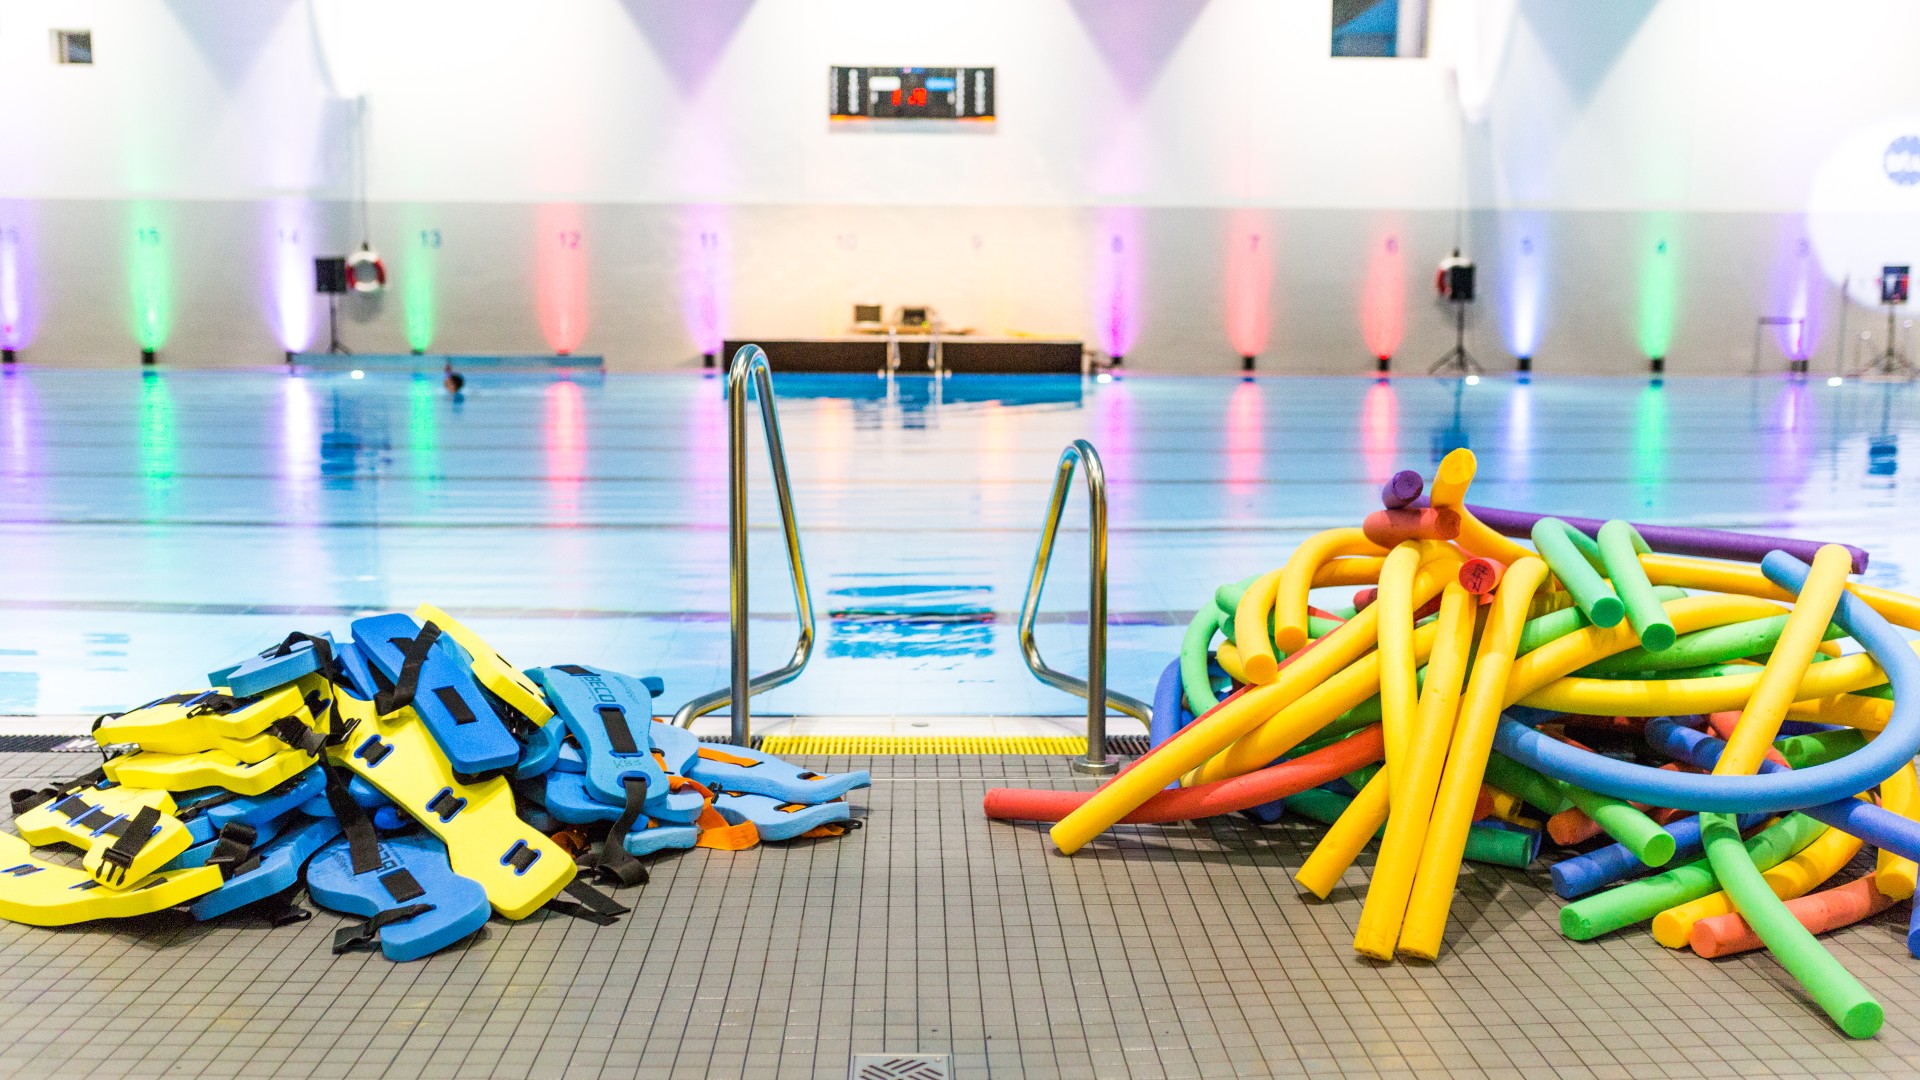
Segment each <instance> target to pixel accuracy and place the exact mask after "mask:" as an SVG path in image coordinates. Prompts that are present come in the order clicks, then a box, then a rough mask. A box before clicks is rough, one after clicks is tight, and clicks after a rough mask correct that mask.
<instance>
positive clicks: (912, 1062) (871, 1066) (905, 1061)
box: [847, 1054, 953, 1080]
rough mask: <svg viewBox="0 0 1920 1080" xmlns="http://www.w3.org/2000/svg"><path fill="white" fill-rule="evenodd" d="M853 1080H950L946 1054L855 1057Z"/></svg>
mask: <svg viewBox="0 0 1920 1080" xmlns="http://www.w3.org/2000/svg"><path fill="white" fill-rule="evenodd" d="M847 1075H848V1076H850V1077H852V1080H949V1078H950V1077H952V1076H953V1073H952V1072H950V1071H948V1069H947V1055H945V1054H855V1055H853V1068H852V1069H851V1070H849V1071H848V1073H847Z"/></svg>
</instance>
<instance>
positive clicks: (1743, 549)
mask: <svg viewBox="0 0 1920 1080" xmlns="http://www.w3.org/2000/svg"><path fill="white" fill-rule="evenodd" d="M1467 512H1468V513H1470V514H1472V515H1473V516H1474V517H1476V518H1479V519H1480V522H1481V523H1482V524H1484V525H1485V526H1487V527H1488V528H1490V529H1492V530H1493V531H1494V532H1497V533H1499V534H1500V535H1502V536H1517V537H1525V536H1528V535H1531V533H1532V531H1533V523H1534V522H1536V521H1539V520H1540V519H1541V518H1544V517H1558V516H1559V515H1550V514H1531V513H1528V512H1527V511H1525V510H1501V509H1498V508H1496V507H1492V506H1468V507H1467ZM1560 520H1561V521H1564V522H1566V523H1567V524H1569V525H1571V526H1573V527H1574V528H1576V529H1579V530H1580V531H1581V532H1583V533H1586V534H1587V535H1588V536H1598V535H1599V534H1600V526H1602V525H1604V524H1606V522H1604V521H1601V520H1600V519H1598V518H1579V517H1561V518H1560ZM1634 528H1635V529H1638V530H1639V531H1640V536H1641V538H1642V539H1644V540H1645V541H1646V542H1647V546H1648V547H1651V548H1652V549H1653V550H1655V551H1659V552H1664V553H1666V554H1668V555H1695V556H1699V557H1701V558H1707V559H1735V560H1738V561H1740V562H1755V563H1757V562H1759V561H1760V560H1761V559H1763V558H1765V557H1766V554H1767V552H1769V551H1784V552H1786V553H1787V554H1789V555H1792V556H1793V557H1794V558H1796V559H1799V560H1800V561H1801V562H1805V563H1811V562H1813V556H1814V553H1815V552H1817V551H1819V550H1820V549H1821V548H1822V547H1824V546H1825V545H1824V544H1823V543H1821V542H1820V541H1818V540H1789V539H1787V538H1785V537H1780V536H1754V535H1751V534H1749V533H1737V532H1727V531H1726V530H1723V529H1689V528H1682V527H1678V526H1670V525H1635V526H1634ZM1840 546H1841V547H1843V548H1846V549H1847V553H1848V554H1849V555H1852V556H1853V572H1854V573H1856V574H1862V573H1865V572H1866V569H1867V553H1866V551H1865V550H1863V549H1861V548H1857V547H1854V546H1853V545H1852V544H1841V545H1840Z"/></svg>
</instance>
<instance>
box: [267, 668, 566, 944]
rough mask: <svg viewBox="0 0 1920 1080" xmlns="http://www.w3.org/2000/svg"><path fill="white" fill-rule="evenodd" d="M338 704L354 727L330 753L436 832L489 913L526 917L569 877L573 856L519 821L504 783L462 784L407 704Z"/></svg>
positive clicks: (497, 780)
mask: <svg viewBox="0 0 1920 1080" xmlns="http://www.w3.org/2000/svg"><path fill="white" fill-rule="evenodd" d="M337 704H338V706H339V708H340V710H341V716H340V721H341V723H342V724H343V725H344V724H347V723H351V724H352V725H353V726H352V728H351V729H350V730H348V731H347V732H346V737H345V739H343V740H342V741H341V742H340V743H338V744H337V745H334V746H331V747H329V748H328V750H327V753H328V756H329V757H331V758H332V760H333V761H335V762H336V763H338V764H340V765H343V766H345V767H346V768H348V769H350V770H352V771H353V773H354V774H355V775H357V776H360V777H363V778H365V779H366V781H367V782H368V783H370V784H372V785H373V786H374V787H376V788H378V789H380V791H381V793H382V794H384V795H386V797H387V798H389V799H392V800H393V801H394V802H395V803H397V804H399V806H400V808H401V809H402V810H403V811H405V812H406V813H407V814H408V815H410V816H412V817H413V818H414V819H415V820H417V821H418V822H420V824H422V825H425V826H426V827H427V829H428V830H429V831H430V832H432V833H433V834H434V835H435V836H438V837H439V838H440V839H441V841H442V842H444V843H445V844H446V845H447V855H448V857H449V859H450V860H451V861H452V864H453V872H454V873H456V874H459V875H461V876H462V877H468V878H472V879H473V880H474V881H477V882H479V883H480V887H481V888H483V889H485V890H486V891H487V900H488V902H489V903H491V904H492V905H493V908H494V910H495V911H498V912H499V913H500V914H501V915H503V916H505V917H506V918H509V919H524V918H526V917H527V916H528V915H531V914H533V913H534V912H535V911H537V910H539V908H540V906H541V905H542V904H545V903H546V902H547V901H549V900H551V899H553V898H554V897H555V896H556V895H558V894H559V892H560V890H561V889H564V888H566V887H567V884H568V883H569V882H571V881H572V880H573V877H574V874H575V872H576V867H575V866H574V862H573V859H572V858H571V857H569V856H568V855H567V853H566V852H565V851H562V850H561V849H560V847H559V846H558V845H557V844H555V843H554V842H553V841H552V840H551V839H549V838H548V837H547V836H545V835H544V834H542V833H541V832H539V831H538V830H536V829H535V828H534V827H533V826H531V825H529V824H527V823H526V822H525V821H522V820H521V819H520V815H519V814H518V813H517V812H515V810H514V803H513V788H512V787H511V786H509V785H508V783H507V781H506V780H505V779H504V778H501V777H494V778H493V779H491V780H486V781H483V782H481V783H478V784H465V783H462V782H460V780H459V779H458V778H456V777H455V776H454V774H453V766H451V765H449V764H448V763H447V759H446V757H445V755H443V754H442V753H441V752H440V747H439V745H438V744H436V743H435V742H434V741H433V735H432V733H431V732H429V731H428V730H427V728H426V725H425V724H424V723H422V722H421V721H420V718H419V717H418V716H416V715H414V712H413V710H412V709H400V710H398V711H396V712H394V713H392V714H391V715H388V716H381V715H379V714H378V711H377V707H376V706H375V705H374V704H373V703H372V702H367V701H360V700H358V699H355V698H352V697H350V696H342V697H340V698H339V699H338V701H337ZM301 756H302V757H305V755H304V754H303V755H301ZM308 760H309V761H311V760H312V759H310V758H309V759H308Z"/></svg>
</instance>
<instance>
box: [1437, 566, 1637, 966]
mask: <svg viewBox="0 0 1920 1080" xmlns="http://www.w3.org/2000/svg"><path fill="white" fill-rule="evenodd" d="M1546 577H1547V564H1546V563H1544V562H1542V561H1540V560H1539V559H1537V558H1534V557H1532V556H1528V557H1527V558H1523V559H1520V560H1519V561H1517V562H1515V563H1514V564H1513V565H1512V566H1509V567H1507V572H1506V575H1505V576H1504V577H1502V578H1501V579H1500V586H1499V588H1498V589H1496V590H1495V591H1494V594H1493V611H1492V613H1491V614H1489V615H1488V617H1487V625H1486V629H1485V630H1483V631H1482V632H1481V635H1480V652H1479V655H1478V656H1476V657H1475V658H1474V664H1473V674H1472V675H1471V676H1469V677H1468V679H1467V690H1466V695H1465V697H1464V698H1463V699H1462V701H1461V705H1460V719H1459V721H1458V722H1457V723H1456V724H1455V725H1454V730H1453V741H1452V745H1451V746H1450V747H1449V749H1448V752H1447V764H1446V768H1445V770H1444V771H1443V772H1442V773H1441V777H1440V789H1439V793H1438V795H1437V797H1436V798H1435V799H1434V804H1433V820H1432V821H1431V822H1430V823H1429V824H1428V826H1427V839H1426V843H1425V844H1424V845H1422V847H1421V850H1420V862H1419V865H1418V866H1417V868H1416V869H1415V871H1414V879H1413V892H1412V894H1411V895H1410V896H1409V898H1408V900H1407V913H1406V919H1405V922H1404V924H1403V925H1402V927H1401V929H1400V941H1399V951H1401V952H1404V953H1407V954H1409V955H1412V956H1418V957H1424V958H1426V959H1428V960H1431V959H1433V958H1434V957H1436V956H1438V955H1439V954H1440V938H1441V936H1442V934H1444V933H1445V931H1446V928H1447V912H1448V911H1449V910H1450V909H1451V908H1452V906H1453V888H1454V885H1455V883H1456V882H1457V881H1458V880H1459V878H1460V858H1461V856H1462V854H1463V853H1464V852H1465V851H1466V846H1467V829H1468V827H1469V826H1471V825H1472V824H1473V807H1474V804H1475V803H1476V802H1478V801H1479V798H1480V783H1481V781H1482V780H1484V779H1485V778H1486V771H1487V755H1488V754H1490V753H1492V751H1493V733H1494V728H1495V727H1496V725H1498V724H1499V722H1500V710H1501V708H1502V707H1503V706H1504V705H1505V703H1506V697H1507V681H1508V678H1509V676H1510V675H1511V673H1512V670H1513V668H1514V666H1515V665H1514V659H1513V656H1514V653H1515V651H1516V650H1518V649H1519V647H1520V630H1521V627H1523V626H1525V625H1526V621H1527V609H1528V608H1529V607H1530V606H1531V605H1532V604H1533V594H1534V590H1536V589H1538V588H1539V587H1540V583H1541V582H1543V581H1545V580H1546ZM1622 625H1625V624H1622ZM1589 629H1591V628H1589ZM1536 651H1537V650H1536Z"/></svg>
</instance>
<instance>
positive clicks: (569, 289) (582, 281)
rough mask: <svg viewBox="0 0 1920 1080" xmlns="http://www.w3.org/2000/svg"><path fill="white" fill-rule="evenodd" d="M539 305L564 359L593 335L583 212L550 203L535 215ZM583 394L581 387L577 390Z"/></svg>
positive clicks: (543, 324)
mask: <svg viewBox="0 0 1920 1080" xmlns="http://www.w3.org/2000/svg"><path fill="white" fill-rule="evenodd" d="M535 220H536V222H537V225H536V229H535V232H536V236H535V244H536V247H535V251H536V252H537V254H536V256H535V258H534V293H535V296H534V302H535V305H536V306H537V307H538V308H539V312H540V331H541V333H543V334H545V335H546V339H547V345H548V347H549V348H551V349H553V351H554V352H557V353H559V354H560V355H562V356H566V355H567V354H569V353H571V352H573V351H574V350H575V349H577V348H579V347H580V342H581V341H582V340H583V339H584V338H585V337H586V336H587V246H586V244H587V242H586V234H585V233H584V232H583V231H582V229H581V226H580V208H579V207H578V206H576V205H574V204H572V203H548V204H546V205H543V206H541V207H540V209H539V211H538V212H537V213H536V214H535ZM576 389H577V388H576Z"/></svg>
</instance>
